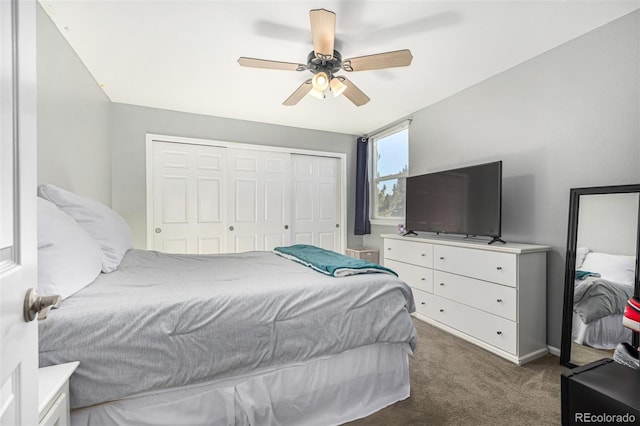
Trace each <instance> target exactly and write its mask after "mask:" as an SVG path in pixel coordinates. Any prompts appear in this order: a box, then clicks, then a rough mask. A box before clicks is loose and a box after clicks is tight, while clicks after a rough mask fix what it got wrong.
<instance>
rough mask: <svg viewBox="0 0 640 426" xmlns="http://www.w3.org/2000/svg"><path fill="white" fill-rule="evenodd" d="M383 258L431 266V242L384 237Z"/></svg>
mask: <svg viewBox="0 0 640 426" xmlns="http://www.w3.org/2000/svg"><path fill="white" fill-rule="evenodd" d="M384 258H385V259H392V260H398V261H400V262H405V263H412V264H414V265H418V266H424V267H427V268H431V267H433V244H428V243H420V242H417V241H405V240H394V239H390V238H385V240H384Z"/></svg>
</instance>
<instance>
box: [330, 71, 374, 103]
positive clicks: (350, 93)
mask: <svg viewBox="0 0 640 426" xmlns="http://www.w3.org/2000/svg"><path fill="white" fill-rule="evenodd" d="M337 78H338V79H339V80H340V81H341V82H342V83H343V84H344V85H345V86H347V88H346V89H345V91H344V93H343V94H344V95H345V96H346V97H347V99H349V100H350V101H351V102H353V104H354V105H355V106H362V105H364V104H366V103H367V102H369V101H370V100H371V99H369V97H368V96H367V95H365V94H364V92H363V91H362V90H360V89H358V86H356V85H355V84H353V83H352V82H351V80H349V79H348V78H346V77H343V76H341V75H339V76H337Z"/></svg>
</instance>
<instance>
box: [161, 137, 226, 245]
mask: <svg viewBox="0 0 640 426" xmlns="http://www.w3.org/2000/svg"><path fill="white" fill-rule="evenodd" d="M152 150H153V152H152V167H153V175H152V180H153V182H152V191H153V223H152V224H150V226H151V227H152V229H150V232H151V235H153V239H152V243H153V245H152V247H151V248H152V249H154V250H158V251H162V252H167V253H194V254H206V253H224V252H225V251H226V240H225V235H226V230H225V222H226V218H225V215H226V211H225V199H226V186H225V165H226V159H225V151H226V149H225V148H221V147H214V146H205V145H191V144H183V143H171V142H160V141H153V148H152Z"/></svg>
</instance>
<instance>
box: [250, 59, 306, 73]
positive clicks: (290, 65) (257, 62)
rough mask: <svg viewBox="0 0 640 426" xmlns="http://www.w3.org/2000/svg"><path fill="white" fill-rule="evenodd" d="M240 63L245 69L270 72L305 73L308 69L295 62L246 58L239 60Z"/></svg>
mask: <svg viewBox="0 0 640 426" xmlns="http://www.w3.org/2000/svg"><path fill="white" fill-rule="evenodd" d="M238 63H239V64H240V65H242V66H243V67H253V68H266V69H270V70H285V71H304V70H306V69H307V66H306V65H303V64H296V63H294V62H279V61H270V60H267V59H256V58H245V57H244V56H243V57H240V58H238Z"/></svg>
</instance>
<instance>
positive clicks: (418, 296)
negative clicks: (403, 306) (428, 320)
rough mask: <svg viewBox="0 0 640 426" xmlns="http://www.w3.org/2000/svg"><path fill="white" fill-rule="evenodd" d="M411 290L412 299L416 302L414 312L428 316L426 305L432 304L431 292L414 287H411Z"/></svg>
mask: <svg viewBox="0 0 640 426" xmlns="http://www.w3.org/2000/svg"><path fill="white" fill-rule="evenodd" d="M411 291H412V292H413V300H414V301H415V303H416V312H417V313H419V314H421V315H424V316H429V308H428V307H429V306H430V305H432V304H433V294H430V293H425V292H424V291H421V290H417V289H415V288H412V289H411Z"/></svg>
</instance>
